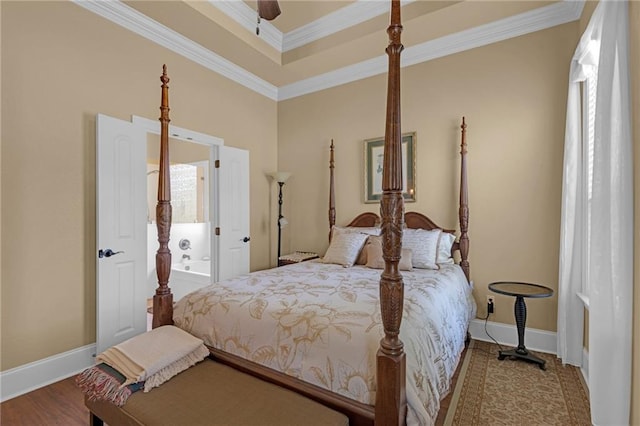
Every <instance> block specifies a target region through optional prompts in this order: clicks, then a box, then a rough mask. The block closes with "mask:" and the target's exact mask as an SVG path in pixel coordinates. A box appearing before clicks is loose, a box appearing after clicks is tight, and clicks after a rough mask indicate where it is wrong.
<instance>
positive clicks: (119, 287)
mask: <svg viewBox="0 0 640 426" xmlns="http://www.w3.org/2000/svg"><path fill="white" fill-rule="evenodd" d="M96 152H97V159H96V169H97V171H96V200H97V205H96V228H97V233H98V235H97V250H96V258H97V267H96V269H97V274H96V275H97V277H96V280H97V283H96V295H97V300H96V305H97V306H96V328H97V330H96V346H97V347H96V351H97V353H101V352H102V351H104V350H105V349H107V348H109V347H110V346H113V345H115V344H118V343H120V342H122V341H124V340H126V339H129V338H131V337H133V336H136V335H138V334H140V333H143V332H145V331H146V328H147V319H146V268H147V253H146V246H147V227H146V221H145V218H146V200H147V196H146V191H147V187H146V179H145V177H146V175H145V172H146V158H145V157H146V132H145V131H144V130H143V129H142V128H140V127H137V126H134V125H133V124H132V123H129V122H126V121H122V120H117V119H115V118H111V117H107V116H105V115H101V114H98V116H97V118H96ZM109 250H110V251H109ZM111 253H114V254H111ZM100 256H102V257H100Z"/></svg>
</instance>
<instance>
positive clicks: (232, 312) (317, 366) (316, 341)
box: [174, 261, 476, 425]
mask: <svg viewBox="0 0 640 426" xmlns="http://www.w3.org/2000/svg"><path fill="white" fill-rule="evenodd" d="M380 273H381V271H380V270H374V269H369V268H366V267H363V266H354V267H352V268H343V267H341V266H339V265H330V264H323V263H321V262H318V261H308V262H302V263H298V264H293V265H288V266H284V267H280V268H275V269H270V270H265V271H259V272H254V273H251V274H249V275H244V276H240V277H236V278H233V279H230V280H227V281H223V282H219V283H214V284H212V285H210V286H207V287H205V288H202V289H200V290H197V291H196V292H193V293H191V294H189V295H187V296H185V297H184V298H183V299H181V300H180V301H178V302H177V304H176V306H175V309H174V322H175V325H177V326H178V327H180V328H182V329H184V330H186V331H188V332H189V333H191V334H193V335H195V336H196V337H199V338H201V339H203V340H204V342H205V343H206V344H207V345H209V346H211V347H214V348H217V349H222V350H224V351H226V352H229V353H233V354H235V355H239V356H241V357H243V358H246V359H249V360H251V361H254V362H257V363H259V364H262V365H265V366H267V367H270V368H273V369H275V370H278V371H282V372H284V373H286V374H289V375H291V376H294V377H297V378H300V379H302V380H305V381H307V382H310V383H313V384H315V385H317V386H320V387H322V388H326V389H329V390H331V391H333V392H336V393H339V394H342V395H345V396H347V397H349V398H352V399H355V400H357V401H360V402H363V403H365V404H372V405H373V404H374V403H375V394H376V380H375V371H376V369H375V365H376V363H375V361H376V360H375V355H376V351H377V350H378V346H379V341H380V339H381V338H382V336H383V329H382V322H381V317H380V306H379V295H378V294H379V289H378V288H379V281H380ZM402 275H403V279H404V284H405V303H404V313H403V321H402V325H401V331H400V337H401V339H402V341H403V342H404V345H405V352H406V355H407V401H408V405H409V413H408V417H407V422H408V423H409V424H425V425H429V424H432V423H433V421H434V420H435V417H436V415H437V413H438V408H439V405H440V399H441V398H442V397H444V396H445V395H446V394H447V393H448V391H449V384H450V379H451V376H452V375H453V373H454V371H455V368H456V365H457V363H458V360H459V357H460V352H461V350H462V347H463V345H464V339H465V336H466V331H467V326H468V324H469V321H470V320H471V319H472V318H473V317H474V316H475V309H476V306H475V302H474V301H473V297H472V296H471V288H470V287H469V285H468V284H467V281H466V279H465V276H464V273H463V272H462V270H461V269H460V267H459V266H457V265H442V267H441V269H440V270H439V271H434V270H418V269H415V270H414V271H412V272H408V271H403V272H402Z"/></svg>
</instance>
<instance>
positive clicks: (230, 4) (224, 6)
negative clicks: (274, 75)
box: [209, 0, 283, 53]
mask: <svg viewBox="0 0 640 426" xmlns="http://www.w3.org/2000/svg"><path fill="white" fill-rule="evenodd" d="M209 3H210V4H211V5H212V6H214V7H215V8H217V9H218V10H220V12H222V13H224V14H225V15H227V16H228V17H229V18H231V19H233V20H234V21H236V22H237V23H238V24H240V25H241V26H242V27H243V28H245V29H246V30H247V31H249V32H250V33H253V34H255V32H256V26H257V20H258V12H257V11H255V10H253V9H251V8H250V7H249V5H247V4H246V3H245V2H243V1H241V0H234V1H220V0H209ZM257 37H260V38H261V39H262V40H264V41H265V42H266V43H267V44H268V45H269V46H271V47H273V48H274V49H276V50H277V51H278V52H279V53H282V43H283V35H282V32H280V30H278V29H277V28H276V27H274V26H273V24H271V23H270V22H269V21H267V20H264V19H261V20H260V35H259V36H257Z"/></svg>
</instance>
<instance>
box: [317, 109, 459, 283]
mask: <svg viewBox="0 0 640 426" xmlns="http://www.w3.org/2000/svg"><path fill="white" fill-rule="evenodd" d="M460 128H461V129H462V142H461V144H460V159H461V164H460V205H459V209H458V220H459V222H460V238H459V239H458V241H456V242H454V243H453V247H452V248H451V254H452V255H453V254H454V253H455V252H456V251H458V252H460V267H461V268H462V270H463V271H464V274H465V276H466V277H467V281H469V282H470V268H469V260H468V256H469V206H468V190H467V158H466V157H467V141H466V132H467V124H466V122H465V118H464V117H462V125H461V126H460ZM334 151H335V148H334V145H333V140H332V141H331V146H330V155H329V230H330V231H329V239H331V229H333V226H334V225H335V224H336V206H335V199H336V196H335V184H334V169H335V152H334ZM381 223H382V219H381V218H380V216H378V215H377V214H376V213H373V212H365V213H361V214H359V215H358V216H356V217H355V218H354V219H353V220H352V221H351V222H349V224H348V225H347V226H353V227H374V226H380V224H381ZM404 226H405V227H407V228H411V229H426V230H432V229H441V230H442V231H443V232H448V233H450V234H455V233H456V230H455V229H445V228H443V227H442V226H438V225H437V224H436V223H435V222H434V221H432V220H431V219H429V218H428V217H427V216H425V215H424V214H422V213H419V212H406V213H405V214H404Z"/></svg>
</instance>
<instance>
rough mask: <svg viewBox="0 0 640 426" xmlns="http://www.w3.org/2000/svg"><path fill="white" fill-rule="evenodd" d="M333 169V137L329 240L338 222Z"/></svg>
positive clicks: (330, 168)
mask: <svg viewBox="0 0 640 426" xmlns="http://www.w3.org/2000/svg"><path fill="white" fill-rule="evenodd" d="M333 169H335V161H334V159H333V139H331V147H330V154H329V241H331V237H332V236H333V235H332V234H333V225H335V224H336V189H335V182H334V175H333Z"/></svg>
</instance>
